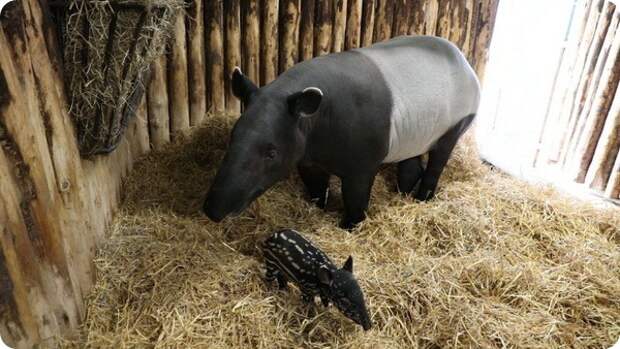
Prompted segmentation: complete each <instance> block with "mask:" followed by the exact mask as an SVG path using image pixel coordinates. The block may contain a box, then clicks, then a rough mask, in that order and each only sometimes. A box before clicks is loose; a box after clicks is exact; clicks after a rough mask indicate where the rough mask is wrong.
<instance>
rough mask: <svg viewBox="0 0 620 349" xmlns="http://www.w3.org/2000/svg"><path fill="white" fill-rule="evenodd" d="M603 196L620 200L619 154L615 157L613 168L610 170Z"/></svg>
mask: <svg viewBox="0 0 620 349" xmlns="http://www.w3.org/2000/svg"><path fill="white" fill-rule="evenodd" d="M605 196H606V197H608V198H611V199H620V152H618V155H616V161H615V162H614V167H613V168H612V169H611V175H610V176H609V182H607V187H606V188H605Z"/></svg>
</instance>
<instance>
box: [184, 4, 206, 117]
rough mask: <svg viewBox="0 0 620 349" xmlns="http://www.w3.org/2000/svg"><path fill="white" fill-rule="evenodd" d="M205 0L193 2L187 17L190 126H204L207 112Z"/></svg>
mask: <svg viewBox="0 0 620 349" xmlns="http://www.w3.org/2000/svg"><path fill="white" fill-rule="evenodd" d="M203 3H204V0H192V2H191V5H190V7H189V9H188V13H187V14H188V16H187V30H188V33H187V38H188V41H189V50H188V63H189V65H188V73H189V74H188V79H189V81H188V82H189V113H190V118H189V119H190V120H189V121H190V125H192V126H196V125H200V124H202V122H203V120H204V117H205V113H206V112H207V100H206V92H207V91H206V86H205V84H206V81H205V57H204V55H205V45H204V42H205V41H204V39H205V38H204V15H203V12H204V11H203Z"/></svg>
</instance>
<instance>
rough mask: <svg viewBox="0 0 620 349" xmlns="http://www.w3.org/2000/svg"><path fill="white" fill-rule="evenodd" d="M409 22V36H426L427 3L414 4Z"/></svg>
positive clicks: (417, 2)
mask: <svg viewBox="0 0 620 349" xmlns="http://www.w3.org/2000/svg"><path fill="white" fill-rule="evenodd" d="M412 6H413V8H412V10H411V15H410V20H409V30H408V34H409V35H424V29H425V28H426V24H425V23H424V20H425V16H426V13H425V11H424V10H425V1H415V2H414V3H413V5H412Z"/></svg>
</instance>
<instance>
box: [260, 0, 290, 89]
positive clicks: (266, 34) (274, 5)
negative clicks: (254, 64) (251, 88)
mask: <svg viewBox="0 0 620 349" xmlns="http://www.w3.org/2000/svg"><path fill="white" fill-rule="evenodd" d="M278 4H279V1H278V0H263V2H262V3H261V6H262V9H261V10H262V28H261V33H260V37H261V45H260V68H261V81H260V83H261V84H262V85H265V84H267V83H269V82H271V81H272V80H273V79H275V78H276V76H277V75H278V14H279V10H278ZM285 20H286V19H285Z"/></svg>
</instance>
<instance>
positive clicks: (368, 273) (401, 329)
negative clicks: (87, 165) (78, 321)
mask: <svg viewBox="0 0 620 349" xmlns="http://www.w3.org/2000/svg"><path fill="white" fill-rule="evenodd" d="M230 126H231V121H229V120H227V119H224V118H219V117H213V118H211V119H210V120H209V122H208V125H207V126H206V128H204V129H201V130H198V132H197V133H196V136H195V137H194V138H192V139H189V140H186V141H182V142H180V143H178V144H176V145H173V146H171V147H169V148H168V149H166V150H164V151H163V152H157V153H152V154H150V155H148V157H147V158H146V159H144V161H141V162H139V163H138V164H137V165H136V167H135V169H134V171H133V174H132V175H131V176H130V178H129V179H128V180H127V182H126V183H125V190H124V192H125V198H124V206H123V209H122V211H121V212H120V214H119V215H118V217H117V219H116V223H115V224H114V226H113V230H112V236H111V238H110V240H109V242H108V243H107V244H106V246H104V247H103V249H102V250H101V251H100V253H99V257H98V258H97V260H96V261H95V262H96V266H97V270H98V273H97V274H98V282H97V284H96V287H95V290H94V292H93V293H92V295H91V298H90V301H89V303H90V305H89V310H88V317H87V319H86V323H85V324H84V326H83V331H82V336H81V338H80V340H79V341H78V342H74V343H67V345H71V344H72V345H74V346H80V347H81V346H85V345H88V346H92V347H142V346H147V347H182V348H187V347H209V348H250V347H253V348H292V347H311V348H326V347H346V348H419V347H421V348H444V347H498V348H499V347H527V348H555V347H573V348H607V347H609V346H611V345H612V344H613V343H615V342H616V340H617V338H618V336H620V215H619V214H618V210H617V209H612V210H600V209H596V208H594V207H592V206H590V205H587V204H583V203H578V202H575V201H573V200H571V199H569V198H567V197H564V196H561V195H559V194H558V193H556V192H555V191H554V190H552V189H551V188H549V187H535V186H531V185H528V184H524V183H523V182H520V181H518V180H515V179H513V178H510V177H508V176H506V175H504V174H502V173H499V172H496V171H494V170H492V169H491V168H489V167H487V166H484V165H482V164H481V163H480V161H479V160H478V158H477V155H476V152H475V150H474V146H473V142H472V141H471V139H467V140H466V141H464V142H462V143H461V145H460V146H459V148H458V150H457V152H456V154H455V155H454V156H453V158H452V160H451V161H450V163H449V166H448V168H447V172H446V173H445V175H444V176H443V178H442V180H441V183H440V186H441V187H440V190H439V192H438V197H437V198H436V199H434V200H432V201H431V202H428V203H418V202H414V201H413V200H411V199H409V198H404V197H401V196H399V195H397V194H395V193H394V192H393V187H394V186H395V184H394V179H395V178H394V177H395V175H394V171H393V170H392V169H391V168H386V169H385V170H383V171H382V173H381V174H380V175H379V176H378V177H377V180H376V183H375V186H374V189H373V193H372V195H373V197H372V201H371V208H370V212H369V218H368V219H367V220H366V221H365V222H364V223H363V224H362V226H361V227H360V228H359V229H358V230H357V231H355V232H354V233H353V234H349V233H347V232H345V231H343V230H341V229H339V228H337V222H338V218H339V214H340V213H339V211H338V208H339V207H341V205H342V204H341V202H340V201H339V197H338V195H336V193H334V195H332V196H331V198H334V200H332V202H330V205H329V208H328V211H327V212H324V211H322V210H319V209H317V208H315V207H313V206H312V205H311V204H309V203H308V202H306V201H305V200H304V195H303V194H302V186H301V183H300V180H299V179H298V178H297V177H296V176H295V177H294V178H292V179H290V180H289V181H286V182H283V183H281V184H279V185H277V186H276V187H275V188H273V189H272V190H270V191H269V192H267V193H266V194H265V195H264V196H262V197H261V198H260V199H259V200H258V202H257V203H256V204H254V205H253V206H252V207H251V208H250V209H249V210H248V211H247V212H246V213H245V214H243V215H242V216H240V217H237V218H235V219H227V220H226V221H224V222H223V223H220V224H215V223H212V222H209V221H208V220H207V219H206V218H205V217H203V216H202V215H200V214H199V213H198V212H197V211H198V210H199V208H200V207H201V204H202V200H203V195H204V192H205V191H206V189H207V188H208V185H209V183H210V180H211V178H212V177H213V176H214V174H215V171H216V167H217V164H218V163H219V161H220V159H221V158H222V156H223V154H224V149H225V147H226V140H227V135H228V132H229V129H230ZM332 184H333V185H332V189H337V188H336V187H337V185H336V184H337V183H335V182H334V183H332ZM284 227H290V228H294V229H298V230H299V231H301V232H303V233H304V234H305V235H306V236H308V237H309V238H310V239H311V240H313V241H314V242H315V243H316V244H317V245H318V246H320V247H322V248H323V249H324V250H325V251H326V252H327V253H328V254H329V255H330V256H331V257H333V259H334V260H335V261H338V262H339V263H342V262H344V260H345V258H346V256H348V255H349V254H352V255H353V256H354V259H355V273H356V274H357V276H358V279H359V281H360V284H361V285H362V287H363V289H364V291H365V294H366V298H367V301H368V308H369V311H370V312H371V316H372V320H373V324H374V327H373V329H372V330H371V331H369V332H367V333H365V332H363V331H362V330H361V328H360V327H359V326H356V325H354V324H353V323H352V322H351V321H349V320H347V319H346V318H344V317H343V316H342V315H340V314H339V313H338V312H337V311H336V310H335V309H334V308H329V309H327V310H326V309H324V308H322V307H319V310H318V312H317V313H316V314H315V315H312V316H310V315H308V314H309V313H308V311H307V310H306V308H305V307H304V305H303V304H302V302H301V300H300V294H299V292H298V291H297V290H296V289H294V288H293V289H292V290H291V291H290V292H288V293H287V292H281V291H277V290H275V289H274V288H268V287H266V285H265V284H264V283H263V281H262V277H263V269H262V264H261V259H260V257H259V252H258V249H257V248H258V244H259V242H261V241H262V240H263V239H264V238H265V237H266V236H267V235H268V234H269V233H271V232H273V231H274V230H276V229H279V228H284Z"/></svg>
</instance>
